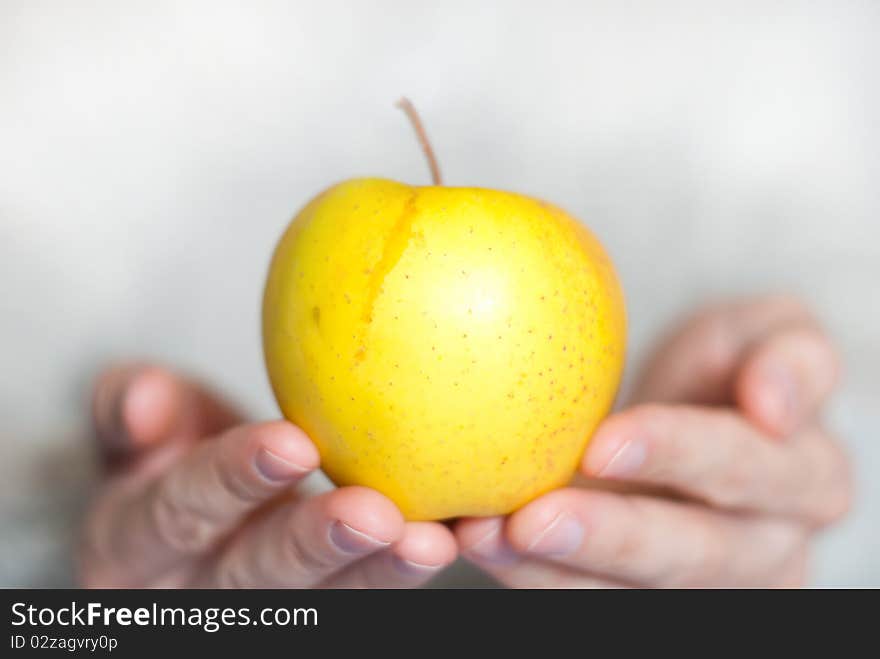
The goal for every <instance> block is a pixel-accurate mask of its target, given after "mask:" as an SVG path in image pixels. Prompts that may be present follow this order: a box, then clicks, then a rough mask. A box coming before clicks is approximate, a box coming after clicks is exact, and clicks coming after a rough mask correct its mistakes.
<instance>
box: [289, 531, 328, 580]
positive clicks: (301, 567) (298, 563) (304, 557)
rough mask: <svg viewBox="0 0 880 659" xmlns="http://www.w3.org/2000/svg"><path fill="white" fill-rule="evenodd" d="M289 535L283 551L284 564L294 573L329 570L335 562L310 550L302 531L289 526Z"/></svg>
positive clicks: (314, 550)
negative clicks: (285, 556)
mask: <svg viewBox="0 0 880 659" xmlns="http://www.w3.org/2000/svg"><path fill="white" fill-rule="evenodd" d="M289 528H290V529H291V530H290V533H288V535H287V538H288V539H287V542H286V543H285V549H286V554H287V560H286V563H287V564H288V565H289V566H290V569H291V571H292V572H294V573H300V572H301V573H303V574H312V573H316V572H317V573H321V572H326V571H328V570H331V569H332V568H333V567H335V566H336V564H337V561H335V560H334V559H333V557H331V556H329V555H326V554H322V553H320V552H319V551H317V550H316V549H313V548H311V547H310V546H309V545H308V543H307V542H306V539H305V537H304V535H303V532H302V529H301V528H297V526H295V525H290V526H289Z"/></svg>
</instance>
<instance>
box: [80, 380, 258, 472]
mask: <svg viewBox="0 0 880 659" xmlns="http://www.w3.org/2000/svg"><path fill="white" fill-rule="evenodd" d="M92 416H93V418H94V423H95V429H96V433H97V435H98V438H99V440H100V441H101V443H102V445H103V446H104V447H105V449H106V450H107V451H108V452H109V453H111V454H115V455H118V454H121V453H126V452H127V451H130V450H137V449H140V448H144V447H147V446H151V445H155V444H156V443H158V442H161V441H163V440H165V439H169V438H171V437H184V438H194V437H198V436H205V435H211V434H215V433H217V432H220V431H222V430H225V429H226V428H229V427H232V426H233V425H235V424H237V423H240V422H241V415H240V414H239V413H238V412H236V411H235V410H234V409H233V408H232V407H231V406H230V405H229V404H228V403H226V402H225V401H223V400H221V399H220V398H219V397H218V396H217V395H215V394H213V393H211V392H209V391H207V389H205V388H204V387H202V386H201V385H198V384H196V383H194V382H192V381H190V380H188V379H186V378H184V377H182V376H179V375H177V374H175V373H173V372H171V371H169V370H167V369H165V368H162V367H159V366H154V365H146V364H126V365H120V366H116V367H113V368H110V369H107V370H106V371H104V372H103V373H102V374H101V375H100V376H99V377H98V379H97V381H96V384H95V389H94V392H93V396H92Z"/></svg>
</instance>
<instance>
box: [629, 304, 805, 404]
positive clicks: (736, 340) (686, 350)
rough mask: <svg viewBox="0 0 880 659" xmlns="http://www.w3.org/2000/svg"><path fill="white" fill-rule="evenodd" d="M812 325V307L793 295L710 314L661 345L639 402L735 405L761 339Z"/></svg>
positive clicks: (646, 373)
mask: <svg viewBox="0 0 880 659" xmlns="http://www.w3.org/2000/svg"><path fill="white" fill-rule="evenodd" d="M812 322H813V319H812V316H811V315H810V313H809V311H808V310H807V309H806V307H804V305H803V304H802V303H801V302H799V301H798V300H796V299H795V298H792V297H787V296H767V297H762V298H758V299H748V300H742V301H737V302H732V303H728V304H724V305H720V306H716V307H712V308H710V309H707V310H704V311H702V312H700V313H699V314H698V315H696V316H693V317H691V318H688V319H687V320H686V321H685V322H684V323H683V324H682V325H681V326H679V327H678V328H676V329H675V330H674V331H673V332H672V333H671V334H670V335H669V336H668V337H667V338H666V339H664V340H662V341H661V342H660V344H659V345H658V347H657V348H656V349H655V351H654V353H653V356H652V357H651V358H650V359H649V360H648V363H647V365H646V367H645V369H644V372H643V375H642V377H641V379H640V380H639V381H638V382H637V384H636V387H635V390H634V393H633V397H632V399H633V402H648V401H653V402H689V403H701V404H707V405H708V404H712V405H714V404H720V403H725V402H730V401H732V398H733V384H734V378H735V375H736V372H737V369H738V367H739V365H740V363H741V362H742V360H743V358H744V356H745V354H746V353H747V352H748V351H749V349H750V348H751V346H752V345H753V344H754V342H755V341H757V340H758V339H760V338H761V337H762V336H764V335H766V334H768V333H771V332H773V331H775V330H776V329H778V328H781V327H786V326H790V325H797V324H808V323H812Z"/></svg>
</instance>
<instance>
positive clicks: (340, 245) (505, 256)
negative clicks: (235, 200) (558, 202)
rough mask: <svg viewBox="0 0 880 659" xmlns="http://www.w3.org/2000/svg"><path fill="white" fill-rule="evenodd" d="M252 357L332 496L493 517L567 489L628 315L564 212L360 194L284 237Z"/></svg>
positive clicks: (507, 202) (395, 193)
mask: <svg viewBox="0 0 880 659" xmlns="http://www.w3.org/2000/svg"><path fill="white" fill-rule="evenodd" d="M263 344H264V351H265V358H266V365H267V368H268V373H269V378H270V381H271V384H272V388H273V390H274V392H275V396H276V398H277V400H278V403H279V405H280V407H281V410H282V411H283V413H284V415H285V416H286V417H287V418H288V419H289V420H290V421H292V422H293V423H295V424H297V425H298V426H300V427H301V428H303V430H305V432H307V433H308V434H309V436H310V437H311V438H312V439H313V440H314V442H315V444H316V445H317V447H318V449H319V451H320V453H321V457H322V467H323V469H324V471H325V472H326V473H327V475H328V476H329V477H330V478H331V480H333V481H334V482H335V483H336V484H337V485H340V486H341V485H354V484H357V485H364V486H368V487H371V488H374V489H376V490H378V491H379V492H381V493H383V494H385V495H386V496H388V497H389V498H390V499H391V500H392V501H394V502H395V503H396V504H397V505H398V506H399V507H400V509H401V511H402V512H403V514H404V516H405V517H406V518H407V519H410V520H433V519H445V518H451V517H459V516H484V515H498V514H506V513H509V512H511V511H513V510H515V509H517V508H519V507H521V506H522V505H523V504H525V503H527V502H528V501H530V500H531V499H533V498H535V497H537V496H539V495H541V494H543V493H545V492H547V491H549V490H551V489H553V488H557V487H560V486H563V485H565V484H566V483H568V482H569V480H570V479H571V477H572V474H573V473H574V471H575V469H576V467H577V464H578V461H579V460H580V458H581V456H582V454H583V452H584V449H585V447H586V445H587V442H588V441H589V438H590V436H591V434H592V433H593V431H594V430H595V428H596V426H597V424H598V423H599V421H601V419H602V418H603V417H604V416H605V415H606V414H607V413H608V411H609V409H610V407H611V405H612V403H613V400H614V397H615V394H616V391H617V388H618V385H619V382H620V377H621V372H622V370H623V364H624V352H625V345H626V317H625V309H624V301H623V294H622V290H621V287H620V284H619V282H618V279H617V276H616V274H615V271H614V267H613V266H612V264H611V262H610V260H609V258H608V256H607V255H606V253H605V251H604V250H603V248H602V246H601V245H600V244H599V242H598V241H597V240H596V238H595V237H594V236H593V235H592V234H591V233H590V232H589V231H588V230H587V229H586V228H585V227H584V226H582V225H581V224H580V223H579V222H577V221H576V220H574V219H573V218H571V217H570V216H568V215H567V214H566V213H565V212H563V211H562V210H560V209H558V208H556V207H554V206H552V205H550V204H547V203H545V202H541V201H537V200H534V199H531V198H529V197H525V196H522V195H518V194H513V193H509V192H500V191H496V190H487V189H480V188H454V187H442V186H427V187H413V186H409V185H404V184H401V183H397V182H394V181H388V180H384V179H355V180H350V181H346V182H343V183H340V184H338V185H336V186H333V187H331V188H329V189H328V190H326V191H325V192H323V193H322V194H320V195H319V196H318V197H316V198H315V199H313V200H312V201H311V202H310V203H309V204H308V205H307V206H306V207H305V208H304V209H303V210H302V211H301V212H300V213H299V214H298V215H297V216H296V217H295V218H294V220H293V221H292V222H291V224H290V226H289V227H288V228H287V230H286V232H285V233H284V235H283V236H282V238H281V240H280V242H279V244H278V246H277V248H276V251H275V254H274V257H273V260H272V264H271V267H270V270H269V276H268V280H267V283H266V288H265V293H264V299H263Z"/></svg>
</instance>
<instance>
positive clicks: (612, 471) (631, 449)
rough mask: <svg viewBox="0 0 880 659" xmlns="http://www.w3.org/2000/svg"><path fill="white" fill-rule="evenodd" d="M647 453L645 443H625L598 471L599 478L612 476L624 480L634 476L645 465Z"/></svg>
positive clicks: (633, 441) (634, 440)
mask: <svg viewBox="0 0 880 659" xmlns="http://www.w3.org/2000/svg"><path fill="white" fill-rule="evenodd" d="M646 455H647V451H646V450H645V444H644V442H641V441H639V440H636V439H631V440H629V441H628V442H624V444H623V446H621V447H620V448H619V449H617V452H616V453H614V454H613V455H612V456H611V458H610V459H609V460H608V462H606V463H605V466H604V467H601V468H599V469H598V470H597V472H596V473H597V474H598V475H599V476H610V477H612V478H623V477H625V476H632V475H633V474H635V473H636V472H637V471H638V470H639V468H640V467H641V466H642V465H643V464H644V463H645V457H646Z"/></svg>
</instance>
